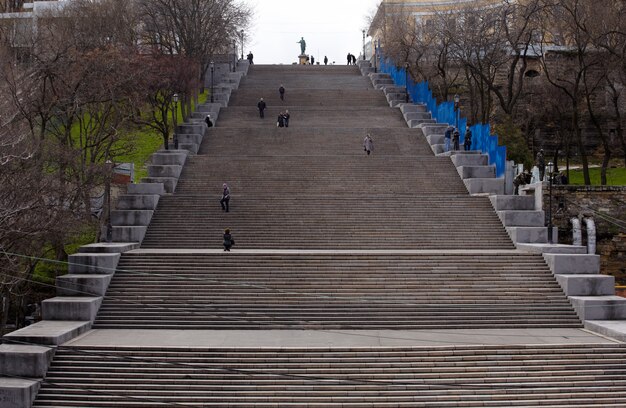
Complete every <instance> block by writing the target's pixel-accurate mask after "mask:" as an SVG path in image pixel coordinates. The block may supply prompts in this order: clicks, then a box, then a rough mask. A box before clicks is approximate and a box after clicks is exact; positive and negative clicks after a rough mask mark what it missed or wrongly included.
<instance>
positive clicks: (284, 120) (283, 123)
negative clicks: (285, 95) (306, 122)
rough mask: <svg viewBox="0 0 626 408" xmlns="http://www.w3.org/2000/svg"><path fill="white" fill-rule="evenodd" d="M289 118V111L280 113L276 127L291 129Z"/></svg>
mask: <svg viewBox="0 0 626 408" xmlns="http://www.w3.org/2000/svg"><path fill="white" fill-rule="evenodd" d="M289 117H290V115H289V110H285V111H282V112H280V113H279V114H278V120H277V121H276V127H289Z"/></svg>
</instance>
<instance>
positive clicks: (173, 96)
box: [165, 93, 178, 150]
mask: <svg viewBox="0 0 626 408" xmlns="http://www.w3.org/2000/svg"><path fill="white" fill-rule="evenodd" d="M172 101H174V113H173V117H174V149H176V150H178V132H177V129H176V128H177V127H178V94H177V93H175V94H174V95H172ZM165 149H166V150H167V145H166V147H165Z"/></svg>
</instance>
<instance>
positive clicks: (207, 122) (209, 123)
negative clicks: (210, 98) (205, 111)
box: [204, 115, 213, 127]
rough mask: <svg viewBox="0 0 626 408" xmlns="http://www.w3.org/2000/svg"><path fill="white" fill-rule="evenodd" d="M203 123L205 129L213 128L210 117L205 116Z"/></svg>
mask: <svg viewBox="0 0 626 408" xmlns="http://www.w3.org/2000/svg"><path fill="white" fill-rule="evenodd" d="M204 123H206V126H207V127H213V122H212V121H211V115H206V118H204Z"/></svg>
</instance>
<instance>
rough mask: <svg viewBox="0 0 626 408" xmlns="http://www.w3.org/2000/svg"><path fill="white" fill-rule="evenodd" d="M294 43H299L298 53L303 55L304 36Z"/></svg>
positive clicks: (304, 48)
mask: <svg viewBox="0 0 626 408" xmlns="http://www.w3.org/2000/svg"><path fill="white" fill-rule="evenodd" d="M296 44H300V55H305V54H304V52H305V51H306V41H304V37H302V39H301V40H300V41H297V42H296Z"/></svg>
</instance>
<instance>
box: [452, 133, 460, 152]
mask: <svg viewBox="0 0 626 408" xmlns="http://www.w3.org/2000/svg"><path fill="white" fill-rule="evenodd" d="M460 141H461V132H459V129H454V132H453V133H452V145H453V150H455V151H456V150H459V149H460V146H459V142H460Z"/></svg>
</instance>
